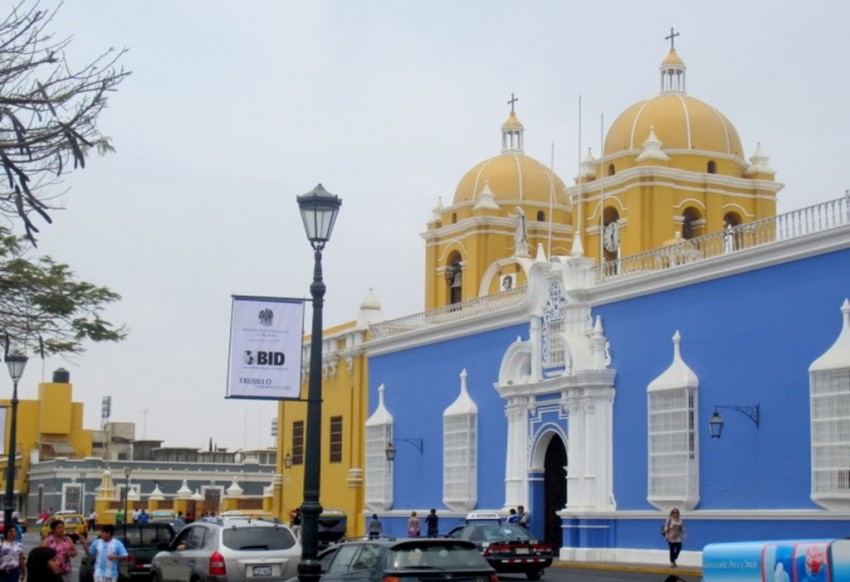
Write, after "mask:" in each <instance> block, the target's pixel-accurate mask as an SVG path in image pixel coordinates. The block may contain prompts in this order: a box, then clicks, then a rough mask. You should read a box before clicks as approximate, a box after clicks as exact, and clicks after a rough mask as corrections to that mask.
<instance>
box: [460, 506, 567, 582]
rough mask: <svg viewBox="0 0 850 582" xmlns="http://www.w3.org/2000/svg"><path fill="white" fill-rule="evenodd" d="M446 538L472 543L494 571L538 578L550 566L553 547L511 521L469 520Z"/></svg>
mask: <svg viewBox="0 0 850 582" xmlns="http://www.w3.org/2000/svg"><path fill="white" fill-rule="evenodd" d="M447 537H449V538H453V539H461V540H469V541H470V542H473V543H474V544H475V545H476V547H478V549H479V551H480V552H481V554H482V555H483V556H484V558H485V559H486V560H487V562H488V563H489V564H490V565H491V566H492V567H493V568H495V570H496V571H497V572H504V573H523V574H525V575H526V577H527V578H528V579H529V580H539V579H540V578H541V577H542V576H543V571H544V570H545V569H546V568H548V567H549V566H551V565H552V546H551V545H549V544H547V543H546V542H543V541H538V540H536V539H534V535H533V534H532V533H531V532H530V531H528V530H527V529H525V528H524V527H521V526H519V525H517V524H514V523H487V522H475V521H470V522H468V523H467V524H466V525H462V526H459V527H456V528H454V529H453V530H451V531H450V532H449V533H448V535H447Z"/></svg>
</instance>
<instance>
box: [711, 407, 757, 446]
mask: <svg viewBox="0 0 850 582" xmlns="http://www.w3.org/2000/svg"><path fill="white" fill-rule="evenodd" d="M720 408H723V409H725V410H734V411H735V412H740V413H741V414H743V415H744V416H746V417H747V418H749V419H750V420H752V421H753V423H754V424H755V425H756V429H758V428H759V418H760V416H759V405H758V404H756V405H755V406H737V405H726V404H723V405H718V406H715V407H714V414H712V415H711V420H709V421H708V430H709V432H710V433H711V438H713V439H719V438H720V437H721V436H722V435H723V425H724V424H725V422H726V421H724V420H723V417H722V416H720V413H719V412H717V411H718V409H720Z"/></svg>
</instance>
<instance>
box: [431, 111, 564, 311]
mask: <svg viewBox="0 0 850 582" xmlns="http://www.w3.org/2000/svg"><path fill="white" fill-rule="evenodd" d="M516 101H517V98H516V97H514V96H513V95H511V100H510V101H508V103H509V104H510V106H511V111H510V115H509V116H508V119H507V120H506V121H505V123H504V124H502V129H501V137H502V153H501V154H500V155H498V156H495V157H492V158H488V159H486V160H484V161H483V162H480V163H478V164H476V165H475V166H473V167H472V169H471V170H469V171H468V172H467V173H466V175H464V176H463V178H461V180H460V182H459V183H458V186H457V189H456V190H455V194H454V199H453V200H452V204H451V205H450V206H443V204H442V202H439V203H438V204H437V207H436V208H435V209H434V212H433V216H432V218H431V220H430V221H429V222H428V230H427V231H426V232H425V233H423V234H422V237H423V238H424V239H425V286H426V287H425V309H426V310H430V309H434V308H437V307H444V306H451V305H454V304H458V303H460V302H461V301H464V300H467V299H472V298H475V297H479V296H482V295H489V294H492V293H497V292H499V291H508V290H510V289H513V288H516V287H518V286H522V285H524V284H525V283H526V270H527V268H528V267H529V265H530V263H531V261H532V257H533V256H534V255H535V253H536V252H537V247H538V245H539V244H542V245H543V247H544V249H545V252H546V253H547V256H548V255H550V254H567V251H568V249H569V246H570V244H571V241H572V214H571V211H570V204H569V198H567V188H566V186H565V185H564V182H563V181H562V180H561V179H560V178H559V177H558V176H557V175H555V173H554V172H552V171H551V170H550V169H549V168H547V167H546V166H545V165H544V164H541V163H540V162H538V161H537V160H535V159H533V158H531V157H529V156H527V155H525V153H524V140H525V136H524V133H525V128H524V127H523V125H522V123H520V121H519V119H518V118H517V116H516V110H515V104H516Z"/></svg>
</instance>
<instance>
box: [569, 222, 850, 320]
mask: <svg viewBox="0 0 850 582" xmlns="http://www.w3.org/2000/svg"><path fill="white" fill-rule="evenodd" d="M847 248H850V225H845V226H840V227H836V228H832V229H829V230H824V231H820V232H817V233H814V234H810V235H806V236H800V237H794V238H790V239H787V240H783V241H778V242H774V243H771V244H768V245H764V246H761V247H755V248H751V249H744V250H740V251H736V252H734V253H729V254H728V255H720V256H717V257H711V258H708V259H703V260H700V261H696V262H694V263H690V264H687V265H682V266H680V267H676V268H675V269H665V270H661V271H653V272H649V273H647V274H645V275H636V276H634V277H623V278H622V279H614V280H612V281H606V282H603V283H600V284H599V285H598V286H597V287H594V288H593V289H588V290H583V291H574V292H573V294H574V295H576V296H577V297H579V298H580V299H583V300H585V301H587V302H588V303H590V304H591V305H592V306H598V305H604V304H607V303H613V302H616V301H623V300H626V299H634V298H636V297H641V296H643V295H650V294H653V293H658V292H660V291H668V290H670V289H676V288H678V287H685V286H687V285H694V284H696V283H702V282H705V281H710V280H713V279H720V278H723V277H729V276H731V275H737V274H739V273H746V272H750V271H756V270H759V269H764V268H767V267H772V266H774V265H781V264H783V263H788V262H791V261H799V260H801V259H805V258H807V257H811V256H815V255H823V254H826V253H830V252H834V251H840V250H843V249H847Z"/></svg>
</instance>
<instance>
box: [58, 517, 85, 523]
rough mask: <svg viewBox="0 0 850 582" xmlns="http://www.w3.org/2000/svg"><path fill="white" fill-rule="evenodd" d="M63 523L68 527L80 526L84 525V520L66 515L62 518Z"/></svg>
mask: <svg viewBox="0 0 850 582" xmlns="http://www.w3.org/2000/svg"><path fill="white" fill-rule="evenodd" d="M62 521H64V522H65V523H66V524H67V525H80V524H81V523H83V518H82V517H80V516H78V515H64V516H62Z"/></svg>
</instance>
